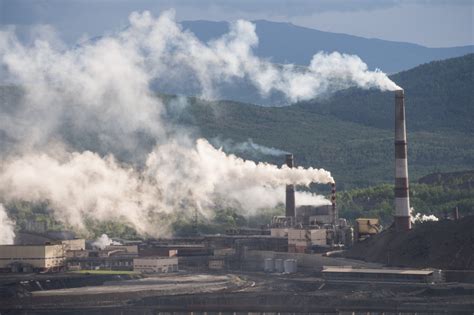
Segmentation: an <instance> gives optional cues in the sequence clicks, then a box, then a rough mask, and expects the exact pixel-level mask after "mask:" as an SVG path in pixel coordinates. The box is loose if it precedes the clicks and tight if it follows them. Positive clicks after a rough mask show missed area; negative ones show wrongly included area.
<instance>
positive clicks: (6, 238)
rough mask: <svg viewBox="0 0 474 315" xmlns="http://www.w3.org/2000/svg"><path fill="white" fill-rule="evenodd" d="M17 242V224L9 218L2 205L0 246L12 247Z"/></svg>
mask: <svg viewBox="0 0 474 315" xmlns="http://www.w3.org/2000/svg"><path fill="white" fill-rule="evenodd" d="M14 240H15V222H13V221H12V220H10V218H8V215H7V212H6V211H5V208H4V207H3V205H2V204H1V203H0V245H11V244H13V242H14Z"/></svg>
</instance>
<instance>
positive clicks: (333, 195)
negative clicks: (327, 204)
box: [330, 183, 339, 225]
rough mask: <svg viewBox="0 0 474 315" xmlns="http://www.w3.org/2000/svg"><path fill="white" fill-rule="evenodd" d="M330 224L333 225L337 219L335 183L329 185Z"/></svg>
mask: <svg viewBox="0 0 474 315" xmlns="http://www.w3.org/2000/svg"><path fill="white" fill-rule="evenodd" d="M330 185H331V205H332V209H331V210H332V223H333V224H334V225H335V224H336V222H337V219H338V217H339V215H338V213H337V209H336V183H331V184H330Z"/></svg>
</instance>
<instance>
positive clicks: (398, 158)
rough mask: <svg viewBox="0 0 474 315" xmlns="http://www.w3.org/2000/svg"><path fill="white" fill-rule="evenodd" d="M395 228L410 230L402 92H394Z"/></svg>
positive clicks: (403, 99)
mask: <svg viewBox="0 0 474 315" xmlns="http://www.w3.org/2000/svg"><path fill="white" fill-rule="evenodd" d="M394 220H395V228H396V230H397V231H407V230H409V229H410V228H411V222H410V198H409V188H408V161H407V137H406V125H405V97H404V92H403V90H397V91H395V213H394Z"/></svg>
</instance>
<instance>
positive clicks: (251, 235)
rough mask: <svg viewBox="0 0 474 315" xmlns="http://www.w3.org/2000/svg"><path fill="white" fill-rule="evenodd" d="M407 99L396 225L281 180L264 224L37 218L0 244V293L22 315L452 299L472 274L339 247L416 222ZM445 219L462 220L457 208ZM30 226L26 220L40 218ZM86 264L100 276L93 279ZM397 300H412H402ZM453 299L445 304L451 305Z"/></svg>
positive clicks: (393, 306) (329, 308)
mask: <svg viewBox="0 0 474 315" xmlns="http://www.w3.org/2000/svg"><path fill="white" fill-rule="evenodd" d="M404 106H405V105H404V93H403V90H399V91H396V92H395V163H394V164H395V194H394V197H395V198H394V205H395V211H394V213H393V224H392V226H390V227H386V228H385V230H384V229H383V228H382V226H381V225H380V222H379V219H378V218H357V219H355V220H354V222H353V223H351V222H349V220H346V219H345V218H342V217H340V215H339V211H338V208H337V200H336V183H334V182H332V183H330V184H329V185H328V186H329V189H330V198H329V199H330V202H329V204H325V205H320V206H313V205H304V204H302V205H299V206H297V205H296V198H295V190H296V189H297V187H295V186H294V185H287V186H286V189H285V214H284V215H281V216H274V217H273V218H272V219H271V222H268V224H267V226H264V227H262V228H260V229H248V228H240V229H232V230H229V231H228V232H227V233H225V234H212V235H200V234H198V233H195V234H193V235H189V236H186V237H170V238H144V239H136V240H124V239H111V240H110V242H108V244H100V245H98V244H97V243H96V242H94V241H93V240H85V239H80V238H75V237H74V235H73V234H71V233H68V232H66V233H65V232H58V233H49V234H48V233H46V232H45V231H44V228H43V227H41V229H42V230H41V231H34V232H32V231H22V232H21V233H23V234H24V235H22V237H20V238H19V241H17V244H15V245H0V272H1V274H0V282H1V280H2V277H4V279H7V280H4V281H3V283H2V285H3V287H2V286H1V285H0V302H1V301H7V302H5V305H7V306H6V309H8V307H13V308H14V307H17V304H15V303H16V302H15V301H17V300H15V299H18V301H21V303H23V302H24V301H25V300H22V298H23V296H24V295H25V294H26V295H25V296H28V299H29V300H28V301H29V302H28V303H31V304H29V306H28V307H29V308H25V310H26V311H25V312H26V313H28V310H36V307H37V306H38V305H39V306H41V307H43V309H44V310H45V314H46V313H48V311H49V310H50V309H54V307H56V305H62V306H63V307H64V309H66V310H70V309H75V308H76V307H77V304H75V303H76V302H75V300H74V299H75V298H76V297H78V296H80V297H81V299H83V300H84V301H87V307H88V308H87V309H82V311H83V313H87V314H89V313H90V314H94V312H95V313H97V314H117V313H120V314H122V313H123V314H126V313H127V314H128V313H130V314H131V313H134V314H161V313H162V311H163V312H171V313H169V314H172V313H173V312H175V311H176V312H179V313H180V314H181V313H185V314H195V312H198V313H199V314H200V313H203V314H206V313H207V312H208V311H209V312H215V313H216V314H217V313H219V314H221V313H222V314H224V313H226V312H227V313H229V314H236V311H243V313H246V314H250V313H252V314H254V313H255V314H265V312H271V313H272V314H276V313H277V312H278V313H279V312H280V311H281V310H284V311H285V312H288V314H290V313H291V314H295V313H294V311H295V310H299V311H300V312H301V314H308V312H309V313H314V314H346V313H347V314H349V313H350V314H356V313H357V312H358V311H359V310H361V311H362V313H364V314H369V313H371V314H372V312H374V314H375V313H377V312H378V311H381V312H385V311H390V312H392V311H393V312H395V313H397V314H413V313H417V312H419V311H420V310H425V309H426V307H431V309H432V310H434V311H436V310H437V307H438V306H437V304H436V302H437V301H441V300H440V296H443V298H445V297H444V295H443V294H445V293H446V292H447V293H446V296H448V297H446V299H451V298H452V297H451V295H450V294H458V293H452V292H454V291H450V290H461V289H459V288H457V287H456V288H455V289H453V288H452V287H450V286H449V283H450V282H466V283H474V279H473V278H474V274H473V273H472V272H468V271H459V272H458V271H456V272H453V271H452V270H441V269H439V268H433V267H432V266H424V267H423V268H421V267H420V268H414V267H412V268H408V267H407V266H400V265H398V266H397V265H393V264H390V255H387V257H386V258H387V263H374V262H369V260H365V259H364V257H363V254H362V259H358V260H356V259H350V258H349V256H344V252H346V251H348V250H350V249H352V248H354V247H355V246H357V244H364V243H365V244H366V243H367V242H368V241H370V240H373V239H376V238H377V237H378V236H380V235H381V233H383V232H386V231H389V232H390V233H391V234H390V235H391V236H393V237H394V239H396V237H397V236H402V235H406V234H407V233H410V231H411V229H412V226H411V221H410V200H409V186H408V182H409V180H408V164H407V140H406V126H405V107H404ZM284 162H285V164H286V165H287V166H288V167H289V168H293V167H295V158H294V156H293V155H292V154H286V155H285V161H284ZM453 219H454V220H453V221H458V219H459V215H458V214H457V213H456V214H455V215H454V216H453ZM30 225H31V227H32V229H33V228H35V227H37V226H38V224H36V223H34V222H33V223H31V224H30ZM21 233H20V234H21ZM389 254H390V253H389ZM382 258H383V261H385V260H384V259H385V257H382ZM94 272H104V274H101V275H100V276H94ZM107 272H108V273H109V274H108V273H107ZM464 272H465V273H464ZM89 273H90V274H89ZM24 274H33V275H32V276H31V277H32V279H27V280H25V278H24V277H23V276H22V275H24ZM43 276H48V277H49V276H50V277H51V278H47V279H46V280H45V279H44V278H43ZM15 277H17V278H15ZM11 279H14V280H11ZM18 279H20V280H18ZM33 279H34V280H33ZM71 283H73V284H71ZM114 283H116V284H115V285H114ZM469 285H470V284H469ZM45 288H47V289H45ZM2 290H3V291H2ZM325 290H327V291H325ZM442 290H445V291H442ZM462 290H467V291H462ZM462 290H461V291H462V292H461V291H459V292H461V293H462V294H461V293H459V297H456V298H459V299H458V300H456V301H458V302H456V303H458V304H459V305H461V306H460V307H465V306H466V305H467V307H470V306H471V304H469V303H471V302H469V301H468V300H466V298H465V295H463V294H464V293H466V292H468V293H466V294H468V295H469V292H471V291H469V290H472V292H474V287H473V288H471V287H470V286H468V287H462ZM12 292H13V293H12ZM25 292H28V293H25ZM282 292H283V293H282ZM285 292H286V293H285ZM302 292H309V293H307V294H306V293H305V294H306V295H305V294H302ZM367 292H370V293H367ZM407 292H409V293H407ZM456 292H458V291H456ZM28 294H29V295H28ZM410 294H411V295H410ZM438 295H439V296H438ZM341 296H344V297H342V298H341ZM427 296H429V298H428V297H427ZM405 297H406V300H407V301H408V302H407V303H408V304H406V305H407V306H406V308H404V309H399V307H398V305H400V304H401V303H402V302H403V303H405V302H406V301H405V300H404V299H405ZM2 298H3V300H2ZM453 299H454V298H453ZM12 301H13V302H12ZM51 301H53V302H54V303H56V304H54V303H53V302H51ZM354 301H356V302H354ZM400 301H402V302H400ZM466 301H467V302H466ZM8 303H11V304H8ZM25 303H26V302H25ZM107 303H109V304H107ZM410 303H411V304H410ZM417 303H418V304H417ZM423 303H425V304H423ZM440 303H441V302H440ZM443 303H444V302H443ZM450 303H451V301H450ZM458 304H455V303H453V304H449V305H450V307H454V308H453V309H456V307H458V306H457V305H458ZM51 305H54V307H53V306H51ZM262 305H272V306H273V307H274V309H272V308H269V307H264V306H262ZM348 305H350V307H349V306H348ZM404 305H405V304H404ZM453 305H454V306H453ZM22 307H23V306H22ZM81 307H82V306H81ZM106 307H110V309H109V310H106ZM124 310H125V312H123V311H124ZM344 310H347V312H345V311H344ZM450 310H451V309H450ZM456 310H458V309H456ZM462 310H464V309H463V308H462ZM107 311H108V312H109V313H107ZM0 312H2V308H1V307H0ZM285 312H283V313H281V314H286V313H285ZM404 312H405V313H404ZM163 314H164V313H163ZM167 314H168V313H167ZM357 314H358V313H357ZM420 314H422V313H420ZM430 314H431V313H430Z"/></svg>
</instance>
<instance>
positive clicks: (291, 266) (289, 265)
mask: <svg viewBox="0 0 474 315" xmlns="http://www.w3.org/2000/svg"><path fill="white" fill-rule="evenodd" d="M283 265H284V269H285V272H286V273H295V272H296V259H286V260H285V262H284V263H283Z"/></svg>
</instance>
